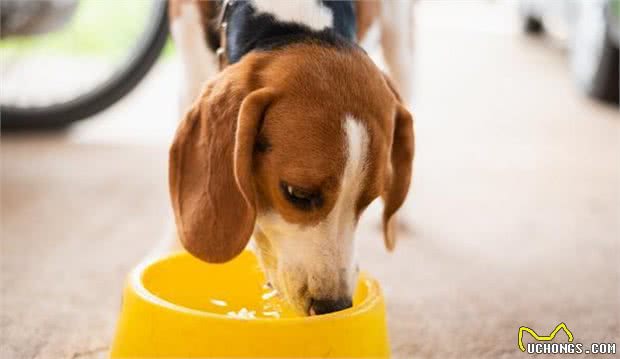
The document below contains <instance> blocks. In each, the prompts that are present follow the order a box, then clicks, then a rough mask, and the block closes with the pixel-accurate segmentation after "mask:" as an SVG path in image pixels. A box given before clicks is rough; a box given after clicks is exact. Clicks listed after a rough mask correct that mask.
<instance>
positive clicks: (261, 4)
mask: <svg viewBox="0 0 620 359" xmlns="http://www.w3.org/2000/svg"><path fill="white" fill-rule="evenodd" d="M253 4H254V7H255V8H256V10H257V11H258V12H263V13H268V14H271V15H273V16H274V17H275V18H276V19H277V20H279V21H283V22H296V23H300V24H304V25H306V26H308V27H310V28H311V29H314V30H323V29H324V28H326V27H331V26H333V24H334V14H333V13H332V11H331V10H330V9H329V8H327V7H325V6H323V5H322V4H321V3H320V2H319V1H311V0H305V1H291V0H254V1H253Z"/></svg>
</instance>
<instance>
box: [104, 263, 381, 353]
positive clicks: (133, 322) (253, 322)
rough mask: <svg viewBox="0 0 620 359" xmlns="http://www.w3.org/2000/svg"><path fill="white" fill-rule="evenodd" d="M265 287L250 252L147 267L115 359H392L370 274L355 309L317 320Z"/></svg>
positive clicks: (136, 281) (128, 290)
mask: <svg viewBox="0 0 620 359" xmlns="http://www.w3.org/2000/svg"><path fill="white" fill-rule="evenodd" d="M263 283H264V277H263V274H262V272H261V271H260V270H259V268H258V265H257V263H256V258H255V257H254V255H253V254H252V253H251V252H248V251H246V252H243V253H242V254H241V255H239V256H238V257H237V258H235V259H234V260H232V261H230V262H228V263H226V264H207V263H204V262H201V261H199V260H197V259H195V258H193V257H192V256H190V255H189V254H187V253H178V254H172V255H170V256H168V257H165V258H161V259H156V260H152V261H149V262H145V263H143V264H141V265H139V266H138V267H137V268H136V269H134V270H133V271H132V273H131V274H130V275H129V278H128V281H127V285H126V287H125V290H124V295H123V303H122V308H121V313H120V318H119V321H118V325H117V331H116V336H115V338H114V342H113V344H112V349H111V353H110V356H111V357H112V358H158V357H159V358H161V357H167V358H190V357H192V358H197V357H201V358H213V357H215V358H230V357H237V358H257V357H263V358H300V357H303V358H389V344H388V337H387V329H386V323H385V302H384V299H383V295H382V294H381V289H380V288H379V285H378V283H377V282H376V281H375V280H373V279H371V278H369V277H368V276H367V275H364V274H362V275H361V276H360V280H359V283H358V285H357V289H356V293H355V295H354V298H353V307H352V308H349V309H346V310H343V311H340V312H336V313H331V314H326V315H320V316H314V317H297V316H295V315H294V314H293V312H292V311H290V309H288V308H286V305H285V304H284V303H282V302H280V301H278V300H277V299H276V298H268V297H269V296H270V294H269V292H266V290H265V289H264V287H263ZM265 298H267V299H265ZM231 312H234V313H235V314H234V315H233V313H231ZM242 312H243V313H244V314H245V316H244V317H243V318H241V317H240V316H239V315H238V314H239V313H242ZM243 313H242V314H243ZM249 313H252V314H253V315H252V314H249ZM276 313H281V314H280V315H281V317H280V318H274V317H271V316H276V315H277V314H276ZM252 316H254V317H255V318H251V319H250V318H248V317H252Z"/></svg>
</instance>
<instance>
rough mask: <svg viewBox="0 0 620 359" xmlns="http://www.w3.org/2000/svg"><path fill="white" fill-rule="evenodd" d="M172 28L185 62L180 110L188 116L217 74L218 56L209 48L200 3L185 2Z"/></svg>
mask: <svg viewBox="0 0 620 359" xmlns="http://www.w3.org/2000/svg"><path fill="white" fill-rule="evenodd" d="M170 29H171V33H172V37H173V38H174V42H175V45H176V48H177V51H178V52H179V57H180V60H181V64H180V65H181V98H180V103H179V106H180V108H179V111H180V113H181V114H184V113H185V112H186V111H187V110H188V109H189V107H190V106H191V104H192V103H193V102H194V100H195V99H196V98H197V97H198V95H199V94H200V91H201V90H202V87H203V86H204V84H205V83H206V81H207V80H209V79H210V78H211V77H213V76H214V75H215V74H216V73H217V71H218V65H217V57H216V56H215V54H214V53H213V51H210V50H209V49H208V48H207V44H206V41H205V38H206V37H205V32H204V31H205V30H204V28H203V26H202V23H201V17H200V13H199V9H198V7H197V4H196V3H193V2H184V3H182V4H181V8H180V14H179V16H178V17H175V18H174V19H173V20H172V24H171V26H170Z"/></svg>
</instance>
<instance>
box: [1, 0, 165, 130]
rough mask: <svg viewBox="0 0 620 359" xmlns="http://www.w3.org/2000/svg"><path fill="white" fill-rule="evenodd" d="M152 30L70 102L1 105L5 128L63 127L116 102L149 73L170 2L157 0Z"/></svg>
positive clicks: (162, 41) (159, 49) (159, 46)
mask: <svg viewBox="0 0 620 359" xmlns="http://www.w3.org/2000/svg"><path fill="white" fill-rule="evenodd" d="M156 6H157V7H156V8H155V9H154V10H153V14H154V17H153V18H152V19H151V23H150V25H149V26H150V29H149V31H148V32H147V33H146V34H145V36H144V38H143V41H141V42H140V44H139V47H138V49H137V51H136V52H135V56H133V57H132V58H131V59H130V60H129V61H128V63H127V64H126V65H125V66H124V67H123V68H121V69H120V70H119V71H117V72H116V73H115V74H113V75H112V77H110V78H109V79H108V80H107V81H105V82H104V83H102V84H100V85H99V86H97V87H95V88H94V89H93V90H92V91H90V92H88V93H85V94H83V95H81V96H79V97H77V98H75V99H73V100H71V101H68V102H65V103H59V104H53V105H50V106H47V107H40V108H19V107H14V106H6V105H2V106H0V126H1V128H2V130H8V131H11V130H43V129H57V128H63V127H66V126H68V125H70V124H71V123H73V122H75V121H79V120H82V119H85V118H87V117H89V116H92V115H94V114H96V113H98V112H100V111H103V110H104V109H106V108H108V107H109V106H111V105H113V104H114V103H116V102H117V101H118V100H120V99H121V98H122V97H124V96H125V95H127V94H128V93H129V92H130V91H131V90H133V89H134V88H135V87H136V86H137V85H138V83H140V81H141V80H142V79H143V78H144V77H145V76H146V74H147V73H148V72H149V70H150V69H151V68H152V67H153V65H154V64H155V62H156V61H157V59H158V58H159V55H160V54H161V52H162V50H163V48H164V46H165V44H166V40H167V39H168V5H167V1H165V0H160V1H157V5H156Z"/></svg>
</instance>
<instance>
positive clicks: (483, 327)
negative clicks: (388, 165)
mask: <svg viewBox="0 0 620 359" xmlns="http://www.w3.org/2000/svg"><path fill="white" fill-rule="evenodd" d="M512 5H513V4H505V3H502V2H491V1H482V2H475V3H474V2H433V3H429V2H422V3H419V4H418V6H417V7H416V9H415V10H416V52H415V57H414V59H413V60H412V64H413V66H414V68H415V76H414V90H415V93H414V98H413V99H412V103H413V105H412V111H413V113H414V114H415V117H416V136H417V137H416V141H417V152H416V156H417V157H416V159H415V175H414V184H413V187H412V194H411V196H410V200H409V201H408V203H407V204H406V206H405V209H404V210H403V211H402V213H401V218H402V219H403V222H404V224H405V226H404V229H403V230H402V233H400V234H401V235H400V238H401V241H400V242H399V243H398V245H397V249H396V251H395V252H394V253H392V254H388V253H386V252H385V251H384V250H383V248H382V240H381V236H380V235H381V234H380V230H379V216H380V208H381V207H380V205H379V204H376V205H373V206H371V208H370V209H369V211H368V213H367V214H366V215H365V216H364V218H363V220H362V222H361V225H360V228H359V229H358V240H357V243H358V247H359V257H360V260H361V264H362V267H363V268H364V269H365V270H367V271H368V272H370V273H372V274H373V275H375V276H376V277H378V279H379V280H380V282H381V284H382V286H383V289H384V291H385V294H386V297H387V301H388V324H389V335H390V338H391V345H392V349H393V356H394V357H395V358H519V357H523V356H524V354H523V353H521V352H520V351H519V349H518V347H517V332H518V328H519V327H520V326H522V325H525V326H529V327H531V328H532V329H534V330H536V331H537V332H538V333H539V334H546V333H549V332H551V330H553V328H554V327H555V326H556V325H557V324H558V323H560V322H565V323H566V324H567V326H568V327H569V328H570V329H571V331H572V333H573V334H574V336H575V341H576V342H580V343H587V344H589V343H590V342H615V343H618V344H619V345H620V300H619V296H620V269H619V266H618V263H619V262H620V261H619V258H618V256H619V253H620V243H619V239H620V115H619V112H618V109H617V108H613V107H610V106H607V105H603V104H600V103H598V102H596V101H593V100H590V99H588V98H586V97H584V96H583V95H582V94H581V93H580V92H579V90H578V89H576V88H575V87H574V86H573V84H572V82H571V79H570V76H569V69H568V63H567V57H566V53H565V51H564V50H563V49H562V47H561V46H560V44H559V42H558V41H556V40H555V39H553V38H545V39H533V38H528V37H526V36H524V35H522V34H521V33H520V32H519V24H518V22H517V19H516V17H515V16H514V9H513V8H512ZM174 75H175V72H174V68H173V66H170V65H169V64H162V65H160V67H159V68H158V70H157V71H156V73H154V74H153V75H152V76H151V78H149V79H148V80H147V81H146V82H145V83H144V84H143V85H142V86H141V88H140V90H138V91H136V92H135V93H134V94H133V95H132V96H130V97H129V98H127V99H126V100H125V101H123V103H121V104H119V105H118V106H117V107H115V108H113V109H111V110H110V111H108V112H106V113H104V114H102V115H100V116H98V118H97V119H93V120H89V121H86V122H84V123H82V124H80V125H78V126H76V127H75V128H74V129H72V130H71V131H69V132H68V133H62V134H55V135H47V136H42V135H28V136H27V135H10V134H3V136H2V151H1V160H2V174H1V185H2V198H1V202H0V204H1V208H2V228H1V232H0V233H1V235H2V240H1V242H0V244H1V248H0V250H1V251H0V253H1V255H0V269H1V272H0V279H1V282H0V283H1V294H2V295H1V305H2V310H1V313H0V330H1V339H2V341H1V343H0V357H2V358H103V357H105V356H106V353H107V349H108V347H109V343H110V338H111V336H112V334H113V331H114V324H115V320H116V315H117V313H118V308H119V303H120V289H121V287H122V283H123V277H124V275H125V273H127V271H128V270H129V269H130V268H131V266H132V265H134V264H135V263H136V262H137V261H139V260H140V258H142V257H143V256H144V254H145V253H147V252H148V251H149V249H151V248H152V247H153V246H154V245H155V243H157V242H158V241H159V240H160V239H161V238H162V236H164V235H167V234H168V230H169V229H168V228H167V226H168V223H169V215H170V211H169V208H168V198H167V192H166V182H165V181H166V163H165V160H166V144H167V143H168V142H169V139H170V136H171V134H172V131H173V130H174V113H175V105H176V103H175V102H174V98H175V97H174V94H175V91H176V90H175V87H176V85H174V77H175V76H174ZM171 84H172V85H171ZM158 98H161V99H165V100H160V101H158V100H157V99H158ZM560 341H562V340H561V339H560ZM574 357H579V356H577V355H575V356H574ZM597 357H605V356H597Z"/></svg>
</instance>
